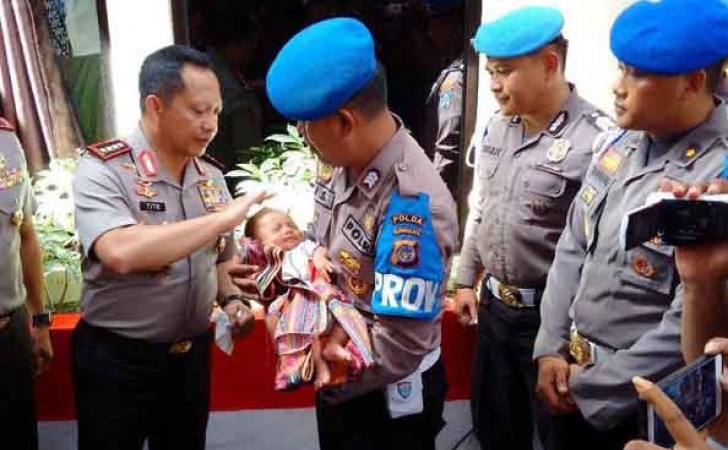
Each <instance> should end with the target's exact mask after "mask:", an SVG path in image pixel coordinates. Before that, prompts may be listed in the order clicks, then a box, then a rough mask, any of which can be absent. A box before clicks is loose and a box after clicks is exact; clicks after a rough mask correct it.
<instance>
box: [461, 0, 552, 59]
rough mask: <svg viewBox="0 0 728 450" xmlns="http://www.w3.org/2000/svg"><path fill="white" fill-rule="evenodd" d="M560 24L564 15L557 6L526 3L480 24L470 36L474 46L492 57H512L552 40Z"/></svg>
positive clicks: (533, 49) (529, 51)
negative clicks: (522, 6) (472, 36)
mask: <svg viewBox="0 0 728 450" xmlns="http://www.w3.org/2000/svg"><path fill="white" fill-rule="evenodd" d="M562 28H564V16H563V15H562V14H561V12H560V11H559V10H558V9H555V8H550V7H547V6H527V7H525V8H519V9H515V10H513V11H510V12H508V13H506V14H505V15H503V16H502V17H500V18H499V19H496V20H494V21H493V22H490V23H484V24H482V25H481V26H480V27H479V28H478V31H477V32H476V33H475V38H473V47H475V50H476V51H477V52H479V53H484V54H486V55H487V56H490V57H491V58H515V57H517V56H523V55H527V54H529V53H532V52H534V51H536V50H538V49H540V48H541V47H543V46H545V45H546V44H548V43H549V42H551V41H553V40H554V39H556V37H558V36H559V35H560V34H561V29H562Z"/></svg>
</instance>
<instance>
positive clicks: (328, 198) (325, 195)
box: [314, 184, 334, 210]
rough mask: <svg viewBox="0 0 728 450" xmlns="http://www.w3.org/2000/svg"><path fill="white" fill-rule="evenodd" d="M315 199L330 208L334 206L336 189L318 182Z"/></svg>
mask: <svg viewBox="0 0 728 450" xmlns="http://www.w3.org/2000/svg"><path fill="white" fill-rule="evenodd" d="M314 199H315V200H316V203H318V204H319V205H321V206H323V207H324V208H326V209H329V210H330V209H333V208H334V191H332V190H331V189H329V188H327V187H326V186H324V185H322V184H316V189H315V190H314Z"/></svg>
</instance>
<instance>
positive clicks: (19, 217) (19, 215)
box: [10, 209, 25, 227]
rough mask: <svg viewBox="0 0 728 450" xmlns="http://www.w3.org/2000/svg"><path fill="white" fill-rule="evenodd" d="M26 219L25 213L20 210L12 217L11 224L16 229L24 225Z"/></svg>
mask: <svg viewBox="0 0 728 450" xmlns="http://www.w3.org/2000/svg"><path fill="white" fill-rule="evenodd" d="M24 217H25V215H24V214H23V211H22V210H20V209H19V210H17V211H15V212H14V213H13V214H12V215H11V216H10V223H12V224H13V225H14V226H16V227H19V226H20V224H21V223H23V219H24Z"/></svg>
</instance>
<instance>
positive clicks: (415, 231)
mask: <svg viewBox="0 0 728 450" xmlns="http://www.w3.org/2000/svg"><path fill="white" fill-rule="evenodd" d="M374 271H375V272H374V292H373V294H372V312H373V313H375V314H381V315H388V316H401V317H409V318H412V319H418V320H432V319H434V318H435V317H436V316H437V314H438V313H439V312H440V308H441V307H442V298H441V295H440V287H441V286H442V281H443V280H442V279H443V273H442V272H443V267H442V257H441V255H440V247H439V246H438V245H437V236H436V235H435V229H434V228H433V226H432V214H431V213H430V198H429V196H428V195H427V194H424V193H420V194H418V195H417V196H412V197H403V196H400V195H399V193H397V192H394V193H392V198H391V201H390V203H389V208H388V209H387V212H386V214H385V215H384V220H383V222H382V225H381V228H380V232H379V237H378V238H377V245H376V250H375V255H374Z"/></svg>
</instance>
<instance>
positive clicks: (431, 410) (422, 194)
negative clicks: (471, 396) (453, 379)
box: [267, 18, 457, 450]
mask: <svg viewBox="0 0 728 450" xmlns="http://www.w3.org/2000/svg"><path fill="white" fill-rule="evenodd" d="M302 60H305V61H306V64H301V61H302ZM267 89H268V95H269V97H270V100H271V102H272V104H273V105H274V106H275V108H276V109H277V110H278V111H279V112H280V113H281V114H282V115H283V116H285V117H288V118H291V119H294V120H298V121H300V126H301V127H302V128H303V130H304V135H305V137H306V139H307V140H308V142H309V143H310V144H311V145H312V147H313V148H314V149H315V150H316V152H317V153H318V155H319V156H320V158H321V163H320V165H319V168H318V174H317V178H316V192H315V201H316V206H315V219H314V222H315V223H314V224H313V230H312V232H313V235H314V237H315V239H316V240H317V242H318V243H319V244H320V245H323V246H325V247H326V248H327V249H328V252H329V257H330V258H331V260H332V261H333V262H334V264H335V265H336V268H337V272H338V273H337V274H336V275H337V276H336V283H337V285H338V286H339V287H340V288H341V289H343V290H344V291H345V292H346V293H347V294H348V296H349V298H350V299H351V300H352V302H354V304H355V305H356V307H357V308H358V309H359V310H360V311H361V313H362V314H363V315H364V316H365V318H367V319H368V321H369V323H370V332H371V333H370V335H371V341H372V347H373V350H374V359H375V361H376V365H375V367H374V368H372V369H370V370H365V371H364V373H363V374H362V375H361V379H360V380H359V381H352V382H349V383H346V384H344V385H343V386H341V387H338V388H329V389H327V390H324V391H321V392H319V394H318V396H317V404H316V411H317V420H318V431H319V443H320V445H321V448H322V449H323V450H328V449H353V448H356V449H395V448H409V449H434V445H435V444H434V442H435V436H436V435H437V433H438V432H439V431H440V429H441V428H442V426H443V421H442V410H443V402H444V395H445V380H444V370H443V366H442V362H441V359H440V347H439V346H440V318H441V308H442V295H443V292H444V288H445V284H446V274H447V272H448V268H449V264H450V257H451V254H452V251H453V248H454V246H455V244H456V239H457V219H456V215H455V214H456V213H455V207H454V203H453V201H452V198H451V197H450V194H449V192H448V191H447V188H446V187H445V185H444V183H443V182H442V181H441V180H440V177H438V176H437V172H436V171H435V169H434V167H433V166H432V164H431V163H430V161H429V160H428V159H427V157H426V156H425V154H424V152H423V151H422V148H421V147H420V146H419V145H418V144H417V143H416V142H415V141H414V140H413V138H411V137H410V135H409V134H408V133H407V130H406V129H405V127H404V125H403V124H402V122H401V120H400V119H399V118H398V117H396V116H394V115H393V114H392V113H390V112H389V109H388V107H387V95H386V92H387V89H386V81H385V75H384V71H383V69H382V68H381V66H378V64H377V61H376V59H375V56H374V42H373V39H372V36H371V34H370V32H369V30H368V29H367V28H366V27H365V26H364V25H363V24H362V23H361V22H359V21H357V20H355V19H350V18H334V19H329V20H326V21H323V22H319V23H316V24H314V25H312V26H310V27H309V28H306V29H304V30H303V31H301V32H300V33H298V34H297V35H296V36H294V37H293V38H292V39H291V40H290V41H288V43H287V44H286V45H285V46H284V47H283V49H282V50H281V51H280V53H279V54H278V56H277V57H276V59H275V60H274V62H273V64H272V66H271V68H270V71H269V72H268V77H267Z"/></svg>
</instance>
